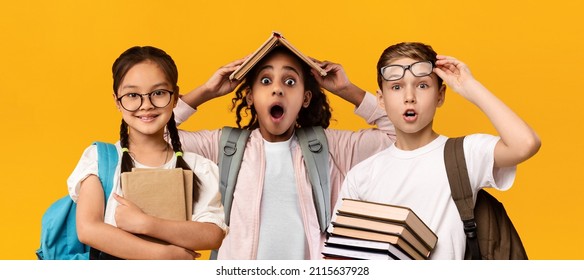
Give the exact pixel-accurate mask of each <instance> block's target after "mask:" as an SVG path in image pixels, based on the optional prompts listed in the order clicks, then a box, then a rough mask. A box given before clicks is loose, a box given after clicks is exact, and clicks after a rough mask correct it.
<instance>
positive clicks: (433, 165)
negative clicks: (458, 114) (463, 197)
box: [333, 134, 516, 259]
mask: <svg viewBox="0 0 584 280" xmlns="http://www.w3.org/2000/svg"><path fill="white" fill-rule="evenodd" d="M447 139H448V138H447V137H445V136H439V137H438V138H436V139H435V140H434V141H432V142H430V143H429V144H427V145H426V146H423V147H420V148H418V149H416V150H413V151H404V150H400V149H398V148H397V147H396V146H395V144H393V145H392V146H390V147H389V148H387V149H386V150H384V151H381V152H380V153H378V154H376V155H374V156H372V157H371V158H369V159H367V160H365V161H363V162H361V163H360V164H358V165H356V166H355V167H354V168H353V169H352V170H351V171H349V173H348V174H347V177H346V179H345V182H344V183H343V186H342V191H341V197H348V198H353V199H361V200H367V201H374V202H380V203H388V204H395V205H401V206H405V207H409V208H411V209H412V210H413V211H414V212H415V213H416V214H417V215H418V216H419V217H420V218H421V219H422V220H423V221H424V222H425V223H426V224H427V225H428V226H429V227H430V228H431V229H432V231H434V232H435V233H436V235H437V236H438V243H437V244H436V247H435V248H434V250H433V251H432V253H431V255H430V258H431V259H464V251H465V244H466V237H465V235H464V230H463V225H462V221H461V220H460V215H459V213H458V209H457V208H456V205H455V204H454V201H453V200H452V197H451V192H450V185H449V183H448V177H447V175H446V167H445V165H444V144H445V143H446V140H447ZM498 140H499V137H496V136H492V135H486V134H473V135H469V136H467V137H466V138H465V140H464V155H465V157H466V164H467V168H468V173H469V178H470V183H471V186H472V188H473V196H474V199H475V200H476V194H477V192H478V191H479V190H480V189H481V188H482V187H493V188H496V189H499V190H507V189H509V188H510V187H511V185H512V184H513V181H514V180H515V171H516V167H510V168H494V150H495V145H496V144H497V142H498ZM341 201H342V200H341V199H339V203H340V202H341ZM337 207H338V204H337ZM335 212H336V211H335ZM333 219H334V217H333Z"/></svg>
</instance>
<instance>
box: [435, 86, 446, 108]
mask: <svg viewBox="0 0 584 280" xmlns="http://www.w3.org/2000/svg"><path fill="white" fill-rule="evenodd" d="M445 99H446V85H445V84H442V86H440V90H439V91H438V104H437V106H436V107H441V106H442V105H443V104H444V100H445Z"/></svg>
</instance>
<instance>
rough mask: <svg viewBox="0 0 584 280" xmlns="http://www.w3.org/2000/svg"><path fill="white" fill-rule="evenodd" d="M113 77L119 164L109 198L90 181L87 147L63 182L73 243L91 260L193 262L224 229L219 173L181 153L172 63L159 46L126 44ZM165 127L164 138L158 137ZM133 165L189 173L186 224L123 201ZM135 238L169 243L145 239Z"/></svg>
mask: <svg viewBox="0 0 584 280" xmlns="http://www.w3.org/2000/svg"><path fill="white" fill-rule="evenodd" d="M112 72H113V79H114V83H113V90H114V101H115V102H116V106H117V108H118V110H119V111H120V112H121V114H122V125H121V129H120V141H119V142H118V143H116V147H117V149H118V153H119V154H120V158H121V161H120V163H119V165H118V167H117V169H116V175H115V177H114V187H113V191H112V194H111V196H110V197H104V192H103V188H102V186H101V183H100V181H99V178H98V176H97V174H98V170H97V149H96V148H95V146H94V145H92V146H90V147H88V148H86V149H85V151H84V153H83V155H82V157H81V160H80V161H79V163H78V164H77V166H76V168H75V170H74V171H73V173H72V174H71V176H70V177H69V179H68V181H67V183H68V187H69V193H70V196H71V198H72V199H73V200H74V201H76V202H77V233H78V236H79V240H80V241H81V242H83V243H85V244H87V245H89V246H90V247H91V252H90V258H92V259H118V258H119V259H194V258H197V257H198V256H199V254H198V253H197V252H196V251H198V250H210V249H216V248H218V247H219V246H220V245H221V242H222V240H223V237H224V235H225V233H226V230H227V227H226V225H225V223H224V213H223V207H222V205H221V201H220V194H219V193H218V169H217V165H216V164H214V163H213V162H211V161H210V160H208V159H205V158H203V157H201V156H198V155H196V154H193V153H189V152H183V151H182V147H181V142H180V140H179V137H178V131H177V128H176V123H175V121H174V114H173V111H172V110H173V108H174V107H175V106H176V103H177V99H178V90H179V88H178V85H177V80H178V72H177V67H176V65H175V63H174V61H173V60H172V58H171V57H170V56H169V55H168V54H166V53H165V52H164V51H162V50H160V49H157V48H154V47H149V46H147V47H132V48H130V49H128V50H127V51H125V52H124V53H122V54H121V55H120V57H119V58H118V59H117V60H116V61H115V62H114V64H113V67H112ZM165 129H166V130H167V131H168V135H169V137H170V141H167V139H165ZM169 142H170V143H171V144H169ZM133 167H136V168H163V169H171V168H177V167H180V168H182V169H184V170H192V171H193V172H194V176H193V192H194V195H193V203H194V205H193V215H192V219H191V220H189V221H171V220H164V219H159V218H156V217H153V216H149V215H147V214H145V213H144V212H142V211H141V210H140V209H139V208H138V207H137V206H136V205H135V204H134V203H132V202H131V201H129V200H127V199H124V198H123V197H122V191H121V190H122V187H123V186H120V184H121V183H120V179H119V178H120V174H121V173H123V172H131V170H132V168H133ZM160 191H161V192H163V191H165V190H164V189H161V190H160ZM105 199H107V200H108V201H107V202H108V203H107V208H106V209H104V205H105V203H104V202H105ZM138 234H139V235H146V236H150V237H153V238H156V239H159V240H163V241H165V242H167V243H168V244H160V243H156V242H152V241H147V240H145V239H143V238H140V237H138V236H136V235H138Z"/></svg>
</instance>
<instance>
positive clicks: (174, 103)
mask: <svg viewBox="0 0 584 280" xmlns="http://www.w3.org/2000/svg"><path fill="white" fill-rule="evenodd" d="M179 93H180V91H179V87H178V86H176V89H175V90H174V94H173V95H174V96H173V98H172V99H174V100H173V102H172V108H176V104H178V99H179V98H180V94H179Z"/></svg>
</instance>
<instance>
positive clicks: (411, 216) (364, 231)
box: [322, 198, 438, 260]
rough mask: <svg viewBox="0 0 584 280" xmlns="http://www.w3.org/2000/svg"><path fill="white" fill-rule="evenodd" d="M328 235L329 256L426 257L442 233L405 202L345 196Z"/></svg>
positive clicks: (373, 258)
mask: <svg viewBox="0 0 584 280" xmlns="http://www.w3.org/2000/svg"><path fill="white" fill-rule="evenodd" d="M332 224H333V230H332V232H331V235H330V236H329V237H328V238H327V241H326V243H325V247H324V250H323V252H322V253H323V255H324V258H325V259H365V260H375V259H387V260H393V259H395V260H425V259H428V257H430V253H431V252H432V250H433V249H434V247H436V243H437V242H438V236H436V234H435V233H434V232H433V231H432V230H431V229H430V228H429V227H428V226H427V225H426V224H425V223H424V221H422V220H421V219H420V218H419V217H418V216H417V215H416V213H414V211H412V210H411V209H410V208H407V207H403V206H396V205H390V204H383V203H375V202H368V201H362V200H354V199H347V198H344V199H343V201H342V202H341V206H340V207H339V209H338V210H337V217H336V219H335V220H334V221H333V222H332Z"/></svg>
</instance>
